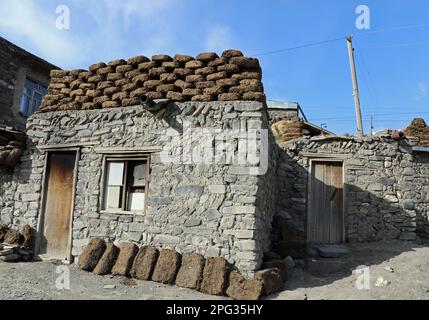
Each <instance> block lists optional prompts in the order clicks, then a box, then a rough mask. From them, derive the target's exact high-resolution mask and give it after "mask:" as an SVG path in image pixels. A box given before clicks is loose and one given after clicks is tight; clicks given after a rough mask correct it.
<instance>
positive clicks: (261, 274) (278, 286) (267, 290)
mask: <svg viewBox="0 0 429 320" xmlns="http://www.w3.org/2000/svg"><path fill="white" fill-rule="evenodd" d="M255 280H257V281H260V282H262V284H263V287H264V295H270V294H272V293H275V292H279V291H281V290H283V280H282V277H281V275H280V272H279V270H278V269H277V268H273V269H266V270H261V271H258V272H256V273H255Z"/></svg>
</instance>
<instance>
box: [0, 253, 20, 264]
mask: <svg viewBox="0 0 429 320" xmlns="http://www.w3.org/2000/svg"><path fill="white" fill-rule="evenodd" d="M18 259H19V254H15V253H13V254H10V255H7V256H0V261H4V262H10V261H16V260H18Z"/></svg>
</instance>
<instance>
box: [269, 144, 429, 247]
mask: <svg viewBox="0 0 429 320" xmlns="http://www.w3.org/2000/svg"><path fill="white" fill-rule="evenodd" d="M280 148H281V149H282V151H281V152H280V159H279V166H278V170H277V177H278V179H279V180H278V191H279V193H278V197H277V199H278V200H277V217H280V218H281V217H283V219H286V220H287V221H288V222H289V224H290V225H291V226H293V227H294V228H295V231H296V230H298V231H299V232H296V233H292V234H295V235H296V238H295V239H294V238H293V236H292V237H291V238H290V239H288V241H289V242H293V241H296V242H305V229H306V214H307V188H308V172H309V170H310V168H309V159H310V158H311V157H315V158H317V157H318V155H320V154H328V155H332V157H338V156H341V155H346V156H347V157H346V159H345V161H344V166H345V177H344V188H345V190H344V192H345V196H346V203H345V232H346V240H347V241H376V240H382V239H402V240H415V239H416V235H417V236H420V237H426V238H427V237H429V221H428V213H427V212H428V207H429V155H428V154H427V153H421V154H413V153H411V152H410V150H409V148H407V147H406V146H405V144H404V143H403V142H397V141H392V140H385V139H382V138H375V139H374V140H358V139H353V138H352V139H339V140H329V139H325V140H323V139H319V138H311V139H309V138H301V139H296V140H293V141H290V142H286V143H282V144H281V145H280ZM280 220H281V219H280ZM276 234H277V237H278V238H277V239H276V240H275V242H276V243H277V244H278V243H279V241H280V242H281V241H282V239H281V236H279V233H278V232H277V233H276ZM279 238H280V239H279ZM283 240H285V239H283ZM286 251H287V250H286Z"/></svg>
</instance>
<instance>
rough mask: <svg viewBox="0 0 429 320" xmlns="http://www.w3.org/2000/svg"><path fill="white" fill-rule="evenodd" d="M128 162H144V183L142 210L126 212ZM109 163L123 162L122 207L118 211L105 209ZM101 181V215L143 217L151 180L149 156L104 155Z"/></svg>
mask: <svg viewBox="0 0 429 320" xmlns="http://www.w3.org/2000/svg"><path fill="white" fill-rule="evenodd" d="M130 161H145V162H146V179H145V180H146V181H145V192H144V194H145V202H144V208H143V210H134V211H131V210H127V206H128V203H127V202H128V201H127V193H128V192H127V183H128V175H129V173H128V163H129V162H130ZM110 162H124V172H123V184H122V194H121V197H122V201H123V203H122V206H121V208H118V209H108V208H106V201H107V188H108V181H107V173H108V169H107V168H108V164H109V163H110ZM102 171H103V172H102V179H101V185H100V192H101V197H100V209H101V210H100V212H101V213H118V214H129V215H144V214H145V213H146V209H147V199H148V193H149V187H150V180H151V171H152V170H151V156H150V154H136V155H123V154H111V155H105V156H104V157H103V168H102Z"/></svg>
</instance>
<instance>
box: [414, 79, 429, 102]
mask: <svg viewBox="0 0 429 320" xmlns="http://www.w3.org/2000/svg"><path fill="white" fill-rule="evenodd" d="M417 91H418V93H417V94H416V95H415V96H414V100H417V101H420V100H421V99H423V98H424V97H426V96H427V95H428V93H429V83H425V82H420V83H419V84H418V85H417Z"/></svg>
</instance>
